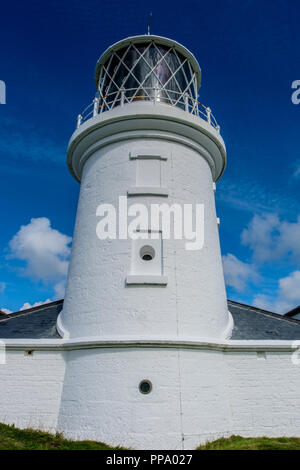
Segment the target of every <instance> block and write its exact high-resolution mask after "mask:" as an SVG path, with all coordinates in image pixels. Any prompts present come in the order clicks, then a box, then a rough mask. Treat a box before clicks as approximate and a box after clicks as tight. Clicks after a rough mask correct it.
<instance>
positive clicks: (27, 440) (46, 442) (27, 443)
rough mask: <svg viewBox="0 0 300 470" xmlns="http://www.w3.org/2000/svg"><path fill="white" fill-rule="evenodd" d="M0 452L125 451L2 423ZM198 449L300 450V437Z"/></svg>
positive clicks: (240, 440) (231, 441)
mask: <svg viewBox="0 0 300 470" xmlns="http://www.w3.org/2000/svg"><path fill="white" fill-rule="evenodd" d="M0 450H126V449H124V448H122V447H110V446H108V445H107V444H103V442H96V441H70V440H68V439H65V438H64V437H63V436H62V435H61V434H49V433H47V432H42V431H34V430H32V429H23V430H21V429H18V428H16V427H15V426H8V425H6V424H0ZM197 450H300V438H298V437H277V438H269V437H241V436H231V437H229V438H221V439H218V440H216V441H213V442H208V443H206V444H204V445H201V446H199V447H198V448H197Z"/></svg>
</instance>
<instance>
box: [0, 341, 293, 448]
mask: <svg viewBox="0 0 300 470" xmlns="http://www.w3.org/2000/svg"><path fill="white" fill-rule="evenodd" d="M65 358H66V365H67V367H66V370H65ZM299 367H300V366H295V365H293V364H292V362H291V352H275V351H269V352H268V351H267V352H266V354H264V353H257V352H256V351H249V352H247V351H246V352H245V351H244V352H242V351H227V352H222V351H216V350H192V349H181V348H170V349H167V348H164V349H157V348H139V349H137V348H128V349H125V348H122V349H119V348H116V349H112V348H109V349H103V348H99V349H97V348H96V349H81V350H73V351H65V352H63V351H59V350H58V351H38V350H37V351H34V354H33V356H24V351H20V350H19V351H13V350H8V351H7V364H5V365H1V366H0V393H1V405H0V421H1V422H4V423H7V424H15V425H16V426H18V427H20V428H26V427H31V428H34V429H42V430H48V431H51V432H55V431H56V430H58V431H61V432H62V433H63V434H64V435H65V436H66V437H68V438H72V439H95V440H99V441H103V442H106V443H108V444H111V445H123V446H126V447H131V448H135V449H147V448H148V449H182V448H183V449H193V448H195V447H196V446H197V445H198V444H200V443H203V442H205V441H207V440H213V439H216V438H218V437H220V436H230V435H232V434H239V435H242V436H300V396H299V389H300V368H299ZM142 379H150V380H151V382H152V384H153V390H152V392H151V393H150V394H149V395H142V394H141V393H140V392H139V390H138V385H139V382H140V381H141V380H142Z"/></svg>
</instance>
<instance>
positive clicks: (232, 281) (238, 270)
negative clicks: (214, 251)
mask: <svg viewBox="0 0 300 470" xmlns="http://www.w3.org/2000/svg"><path fill="white" fill-rule="evenodd" d="M222 261H223V269H224V276H225V281H226V284H227V285H228V286H230V287H233V288H234V289H235V290H236V291H238V292H242V291H244V290H245V289H246V287H247V285H248V283H249V282H251V281H256V280H257V279H258V278H259V276H258V274H257V272H256V270H255V268H254V266H252V265H251V264H247V263H244V262H243V261H240V260H239V259H238V258H237V257H236V256H234V255H233V254H231V253H228V254H227V255H225V256H223V257H222Z"/></svg>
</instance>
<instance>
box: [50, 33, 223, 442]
mask: <svg viewBox="0 0 300 470" xmlns="http://www.w3.org/2000/svg"><path fill="white" fill-rule="evenodd" d="M95 80H96V86H97V95H96V98H95V100H94V102H93V103H92V105H91V106H90V107H89V108H87V110H86V111H85V112H84V113H82V115H80V116H79V118H78V125H77V129H76V131H75V132H74V134H73V135H72V137H71V140H70V143H69V148H68V166H69V169H70V171H71V173H72V174H73V175H74V177H75V178H76V179H77V180H78V181H79V182H80V183H81V189H80V197H79V204H78V211H77V216H76V224H75V233H74V238H73V247H72V255H71V261H70V267H69V274H68V282H67V288H66V295H65V300H64V307H63V311H62V313H61V315H60V316H59V319H58V323H57V327H58V330H59V332H60V333H61V334H62V335H63V336H64V338H66V339H69V340H74V344H75V342H76V345H77V349H76V348H75V349H72V350H70V351H68V352H67V353H66V376H65V381H64V389H63V394H62V402H61V407H60V416H59V423H58V427H59V429H60V430H62V431H63V432H64V434H65V435H66V436H69V437H73V438H89V439H91V438H94V439H97V440H102V441H104V442H107V443H109V444H120V445H123V446H130V447H133V448H184V447H185V444H184V442H186V441H188V439H189V436H192V435H193V433H194V430H193V429H192V427H193V416H195V413H196V412H197V409H199V403H197V400H196V397H195V396H191V393H192V392H191V391H193V390H197V388H199V387H203V386H205V383H204V382H206V383H209V382H210V383H212V381H215V382H216V385H215V387H216V393H218V392H217V390H218V387H219V386H220V387H221V385H220V384H219V382H218V381H217V380H216V374H217V372H216V368H218V365H217V364H218V360H217V359H215V360H214V366H213V370H212V365H211V363H210V357H209V353H208V352H206V353H205V354H202V355H201V351H198V350H197V351H195V350H193V344H200V343H201V342H206V343H208V342H213V341H215V342H217V341H221V340H224V339H226V338H228V337H230V334H231V330H232V320H231V315H230V313H229V312H228V309H227V300H226V293H225V287H224V277H223V270H222V264H221V254H220V246H219V234H218V219H217V217H216V210H215V201H214V191H215V182H216V181H217V180H218V179H219V178H220V177H221V175H222V173H223V171H224V168H225V163H226V150H225V145H224V142H223V139H222V137H221V135H220V128H219V126H218V125H217V124H216V122H215V120H214V118H213V116H212V114H211V112H210V109H209V108H205V107H203V106H202V105H200V104H199V102H198V90H199V87H200V83H201V71H200V67H199V65H198V62H197V60H196V59H195V57H194V56H193V55H192V54H191V53H190V52H189V51H188V50H187V49H186V48H184V47H183V46H182V45H180V44H178V43H177V42H175V41H173V40H170V39H167V38H163V37H158V36H153V35H146V36H136V37H130V38H127V39H125V40H123V41H120V42H118V43H117V44H114V45H113V46H111V47H110V48H109V49H108V50H107V51H106V52H105V53H104V54H103V55H102V56H101V57H100V59H99V61H98V63H97V67H96V73H95ZM197 204H198V205H199V204H200V205H202V207H203V208H204V245H203V247H201V249H190V250H189V249H186V248H187V246H186V244H187V240H186V239H185V238H184V236H183V237H182V238H180V237H176V236H175V234H174V233H171V235H170V236H166V234H165V233H164V231H165V228H166V224H165V223H164V222H163V221H162V222H161V223H160V224H159V225H158V227H157V229H156V230H154V229H153V227H152V225H150V224H149V226H148V227H142V228H141V229H140V230H136V236H135V237H130V236H128V233H124V223H123V219H124V211H126V213H127V214H128V215H129V216H130V215H133V212H134V210H133V209H132V207H133V206H134V208H135V210H136V208H137V207H138V206H137V205H140V206H143V207H146V208H147V209H148V210H149V213H150V210H151V207H152V206H153V205H155V206H156V207H158V205H159V206H160V207H163V208H164V209H165V213H166V214H167V213H168V208H169V215H170V214H171V220H172V217H173V216H174V217H175V215H174V214H175V210H174V207H177V208H178V207H182V208H184V207H185V206H186V205H193V206H196V205H197ZM162 205H163V206H162ZM108 206H109V207H113V208H115V214H116V218H117V227H116V237H115V238H113V237H107V238H106V239H99V236H98V235H99V234H97V226H98V223H99V220H101V217H100V216H103V215H104V213H103V212H101V210H100V211H99V207H102V208H105V207H108ZM183 225H184V224H183ZM142 234H144V235H143V236H142ZM145 234H147V236H148V239H146V236H145ZM81 341H82V344H84V346H82V347H81V346H80V344H81ZM200 369H201V370H202V372H201V374H202V375H201V374H200V377H202V378H203V381H201V380H202V379H201V378H199V374H198V375H197V373H195V371H196V370H197V371H198V372H199V370H200ZM204 378H205V380H204ZM188 383H189V388H186V386H187V384H188ZM220 390H221V388H220ZM220 393H221V392H220ZM192 395H193V393H192ZM209 406H216V404H214V402H213V400H212V401H211V404H210V405H208V404H207V407H209ZM218 406H219V405H218ZM220 406H221V405H220ZM197 407H198V408H197ZM226 413H227V411H226V410H225V411H224V410H223V412H222V414H221V416H222V419H223V418H224V416H225V415H226ZM221 428H222V426H221V425H219V427H218V429H220V430H222V429H221Z"/></svg>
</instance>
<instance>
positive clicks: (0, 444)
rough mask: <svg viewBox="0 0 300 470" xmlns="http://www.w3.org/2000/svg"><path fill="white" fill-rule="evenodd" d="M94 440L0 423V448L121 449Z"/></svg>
mask: <svg viewBox="0 0 300 470" xmlns="http://www.w3.org/2000/svg"><path fill="white" fill-rule="evenodd" d="M121 449H122V448H121V447H109V446H108V445H106V444H103V443H102V442H96V441H69V440H67V439H65V438H64V437H63V436H62V435H61V434H49V433H46V432H42V431H33V430H32V429H24V430H21V429H17V428H15V427H14V426H7V425H6V424H0V450H121Z"/></svg>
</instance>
